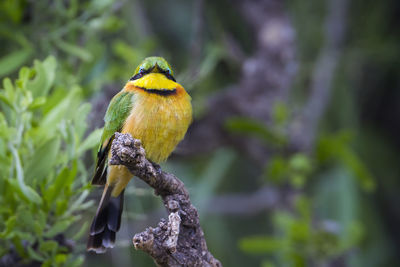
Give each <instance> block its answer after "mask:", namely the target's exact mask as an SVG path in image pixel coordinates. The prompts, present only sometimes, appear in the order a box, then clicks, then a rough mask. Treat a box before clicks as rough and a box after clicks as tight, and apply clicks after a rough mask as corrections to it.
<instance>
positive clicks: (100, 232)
mask: <svg viewBox="0 0 400 267" xmlns="http://www.w3.org/2000/svg"><path fill="white" fill-rule="evenodd" d="M113 188H114V187H113V186H108V185H106V186H105V188H104V191H103V195H102V197H101V200H100V204H99V207H98V208H97V212H96V215H95V217H94V219H93V222H92V225H91V227H90V233H89V239H88V242H87V248H86V249H87V250H88V251H95V252H96V253H104V252H106V250H107V248H113V247H114V243H115V233H116V232H118V230H119V228H120V226H121V215H122V210H123V205H124V191H122V192H121V194H119V196H118V197H112V196H111V192H112V190H113Z"/></svg>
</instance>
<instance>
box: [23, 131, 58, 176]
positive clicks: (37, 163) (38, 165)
mask: <svg viewBox="0 0 400 267" xmlns="http://www.w3.org/2000/svg"><path fill="white" fill-rule="evenodd" d="M60 146H61V141H60V139H59V138H58V137H56V138H52V139H50V140H49V141H47V142H46V143H44V144H43V145H42V146H41V147H39V148H38V149H37V150H36V152H35V154H34V155H33V157H32V158H30V159H29V161H28V164H27V166H26V168H25V177H26V181H32V180H33V179H34V180H35V181H41V180H43V179H46V177H47V175H48V174H49V172H50V171H51V170H52V168H53V167H54V164H55V163H56V161H57V155H58V152H59V150H60Z"/></svg>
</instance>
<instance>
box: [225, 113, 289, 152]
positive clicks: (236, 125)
mask: <svg viewBox="0 0 400 267" xmlns="http://www.w3.org/2000/svg"><path fill="white" fill-rule="evenodd" d="M225 125H226V127H227V129H228V130H230V131H232V132H234V133H240V134H245V135H248V136H253V137H257V138H260V139H261V140H263V141H265V142H266V143H267V144H269V145H277V146H282V145H285V144H286V143H287V141H286V138H285V137H284V136H283V135H280V134H278V133H276V132H274V131H273V130H271V129H270V128H268V127H267V126H266V125H265V124H264V123H262V122H260V121H257V120H254V119H250V118H240V117H237V118H231V119H228V120H227V121H226V124H225Z"/></svg>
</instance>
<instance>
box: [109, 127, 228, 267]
mask: <svg viewBox="0 0 400 267" xmlns="http://www.w3.org/2000/svg"><path fill="white" fill-rule="evenodd" d="M111 151H112V158H111V160H110V164H112V165H124V166H126V167H127V168H128V169H129V170H130V171H131V172H132V174H134V175H135V176H136V177H138V178H139V179H141V180H143V181H144V182H145V183H147V184H148V185H149V186H151V187H152V188H154V190H155V194H156V195H159V196H160V197H161V199H162V200H163V202H164V205H165V208H166V209H167V212H168V214H169V216H168V220H166V219H161V221H160V223H159V224H158V226H157V227H156V228H152V227H149V228H147V229H146V230H145V231H144V232H141V233H139V234H136V235H135V236H134V237H133V245H134V247H135V248H136V249H140V250H143V251H144V252H146V253H148V254H149V255H150V256H151V257H152V258H153V259H154V260H155V262H156V263H157V264H158V265H160V266H215V267H219V266H222V264H221V263H220V262H219V261H218V260H217V259H215V258H214V257H213V256H212V254H211V253H210V252H209V251H208V249H207V244H206V241H205V239H204V233H203V230H202V229H201V227H200V221H199V216H198V213H197V210H196V208H195V207H194V206H193V205H192V204H191V202H190V198H189V193H188V191H187V190H186V188H185V185H184V184H183V182H182V181H181V180H179V179H178V178H177V177H175V176H174V175H172V174H170V173H166V172H163V171H162V170H161V169H160V167H159V166H158V165H156V164H154V163H152V162H150V161H149V160H147V159H146V153H145V150H144V149H143V147H142V146H141V142H140V140H137V139H133V138H132V136H131V135H130V134H120V133H115V139H114V141H113V144H112V147H111Z"/></svg>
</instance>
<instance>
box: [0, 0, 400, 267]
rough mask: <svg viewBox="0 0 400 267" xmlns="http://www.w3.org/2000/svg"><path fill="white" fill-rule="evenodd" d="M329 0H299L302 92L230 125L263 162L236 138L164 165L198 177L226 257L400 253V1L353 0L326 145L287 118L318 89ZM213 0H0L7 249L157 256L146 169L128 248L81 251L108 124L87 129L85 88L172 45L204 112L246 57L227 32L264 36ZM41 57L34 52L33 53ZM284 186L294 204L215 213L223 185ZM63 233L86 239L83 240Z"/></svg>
mask: <svg viewBox="0 0 400 267" xmlns="http://www.w3.org/2000/svg"><path fill="white" fill-rule="evenodd" d="M326 3H327V1H319V0H311V1H301V0H289V1H286V2H285V4H284V5H285V7H284V8H285V9H286V10H287V11H288V12H289V16H290V20H291V21H292V23H293V26H294V28H295V30H296V40H295V42H296V47H297V51H296V54H297V60H298V65H299V67H298V72H297V75H296V78H295V82H294V84H293V90H292V93H291V96H290V97H291V99H290V101H289V103H286V102H285V103H274V106H273V107H272V110H273V112H272V117H271V122H270V124H268V125H265V124H264V123H262V122H260V121H257V120H255V119H253V118H246V117H232V118H229V119H228V120H227V121H226V123H225V125H223V126H224V127H225V129H226V130H227V131H228V132H229V133H230V134H233V135H238V136H242V137H245V138H252V139H253V138H254V139H256V140H257V141H259V143H260V145H261V146H264V147H266V148H268V150H269V151H271V155H270V158H269V160H268V161H267V162H263V164H261V166H256V164H255V163H254V162H252V161H251V160H249V159H248V158H247V157H246V156H245V155H244V154H243V153H242V151H238V150H236V148H235V147H224V148H219V149H217V150H216V151H213V152H211V153H209V154H207V155H198V156H195V157H193V158H189V159H182V158H180V159H174V158H172V159H170V160H169V161H168V163H166V164H165V165H164V166H163V168H164V169H165V170H167V171H170V172H172V173H174V174H176V175H177V176H178V177H180V178H182V179H183V180H184V182H185V184H186V185H187V187H188V188H189V190H190V193H191V196H192V201H193V203H194V205H195V206H196V207H198V208H199V212H200V214H201V220H202V226H203V228H204V232H205V235H206V238H207V242H208V243H207V245H208V247H209V248H210V251H212V252H213V254H214V255H215V256H216V257H217V258H218V259H220V260H221V261H222V262H223V263H224V265H225V266H263V267H267V266H268V267H271V266H310V265H313V264H314V265H319V266H323V265H324V264H328V263H330V264H335V263H336V261H337V260H338V261H339V264H343V265H346V266H397V265H398V263H399V261H398V259H397V258H396V255H398V253H397V252H398V251H396V250H395V249H396V246H395V244H398V241H397V243H396V241H395V240H396V233H397V231H396V229H397V228H396V227H397V225H398V222H399V218H398V212H397V209H396V207H397V206H396V203H398V202H399V201H400V199H399V197H398V195H399V194H398V188H399V180H398V176H399V174H400V172H399V171H398V168H396V166H397V165H396V164H397V162H398V161H399V160H400V157H399V153H398V144H397V146H396V140H397V139H398V138H397V136H398V134H399V132H398V131H397V132H396V127H395V125H396V124H397V125H399V123H398V121H396V120H395V115H396V114H397V113H396V111H397V109H396V107H398V100H399V99H400V94H399V93H398V92H400V90H397V88H395V86H396V84H397V85H398V81H399V80H398V77H399V75H398V63H397V61H398V58H399V51H400V50H399V49H398V47H399V44H400V38H399V36H400V35H399V34H397V35H396V25H398V22H396V21H398V19H397V17H398V16H396V15H395V12H396V10H397V9H396V7H397V8H398V4H397V2H396V1H395V0H389V1H380V2H379V1H378V2H377V1H373V0H354V1H351V5H350V7H349V15H348V18H349V19H348V22H347V25H348V34H347V36H346V42H345V45H344V46H343V48H342V51H341V52H342V55H343V56H342V57H341V58H340V60H339V66H338V68H337V71H336V73H335V77H334V81H333V84H332V98H331V103H330V105H329V106H328V109H327V112H326V114H325V115H324V117H323V119H322V121H321V125H320V129H319V131H318V133H317V136H316V143H315V149H314V150H313V151H312V152H311V153H310V154H305V153H302V152H295V153H292V152H291V151H288V142H289V137H288V136H287V129H288V124H289V122H290V121H291V119H292V118H293V115H295V114H296V112H297V111H298V110H299V109H300V108H301V107H302V105H303V104H304V103H305V102H306V101H307V98H308V96H309V94H310V92H309V88H310V77H311V76H312V72H313V69H314V64H315V60H316V58H317V56H318V51H319V50H320V48H321V45H322V43H323V42H324V40H323V38H324V20H325V18H326V15H327V11H328V9H327V8H328V6H327V5H326ZM203 5H204V10H203V13H201V14H200V16H199V13H198V7H199V6H198V2H196V1H185V0H171V1H168V2H165V1H158V0H148V1H141V0H134V1H125V0H122V1H119V0H101V1H99V0H83V1H78V0H68V1H61V0H40V1H29V0H3V1H0V43H1V44H2V45H1V48H0V78H5V77H10V78H5V79H3V85H2V86H1V87H2V89H0V110H1V113H0V137H1V138H0V256H2V255H5V254H7V253H9V252H10V250H12V251H16V252H17V254H18V255H19V256H21V257H22V259H23V261H24V262H25V263H28V262H30V261H37V262H39V263H40V264H43V265H44V266H50V265H59V266H74V265H86V266H111V265H115V266H128V265H129V266H131V265H133V266H153V265H154V264H153V262H152V261H151V259H149V258H148V257H147V256H146V255H143V253H140V252H136V251H132V248H131V247H130V237H131V234H132V233H133V232H135V231H140V230H143V227H146V226H148V225H149V221H151V220H150V219H151V218H152V215H154V213H156V212H155V211H157V210H158V209H160V201H159V200H158V199H156V198H154V197H153V196H152V195H151V191H150V190H148V189H147V187H146V188H142V187H141V186H140V184H139V185H137V181H133V183H136V186H137V187H135V188H132V187H131V188H128V190H127V194H126V202H125V203H126V205H125V206H126V211H125V212H124V214H125V216H124V221H123V224H122V227H123V229H121V233H120V234H119V235H118V237H117V247H116V248H115V249H113V250H112V251H111V252H110V254H108V255H95V256H90V255H88V254H86V257H85V261H84V263H82V261H83V258H82V255H81V253H82V250H83V244H84V242H85V241H84V239H85V234H86V228H87V227H86V226H85V223H86V225H87V223H88V222H90V219H91V218H89V216H88V217H85V218H82V217H81V216H84V215H85V214H89V215H90V212H91V211H93V210H94V207H91V209H89V206H91V201H88V200H87V196H88V189H89V186H88V185H87V183H88V181H89V179H90V176H91V174H92V173H91V164H92V162H93V160H92V159H91V157H88V155H86V156H84V155H85V151H87V150H90V149H91V148H93V147H94V146H96V145H97V142H98V139H99V131H98V130H96V131H94V132H93V133H92V134H89V135H88V136H86V135H87V133H85V131H86V130H87V129H88V128H89V127H92V128H93V125H92V123H97V122H98V121H101V117H102V116H103V114H100V115H98V117H99V118H100V119H98V118H97V119H98V120H97V121H96V118H95V119H93V117H90V120H89V121H88V120H86V119H87V117H88V113H89V111H90V106H89V105H88V104H83V103H84V102H87V101H90V102H92V103H95V104H96V103H97V102H99V103H100V104H99V106H101V107H103V108H105V106H106V105H107V104H108V102H107V101H108V100H109V99H108V98H109V96H111V95H113V94H114V93H116V92H117V91H118V90H120V88H121V87H122V85H123V82H124V81H126V80H127V79H128V78H129V77H130V76H131V74H132V72H133V70H134V68H135V67H136V65H137V64H138V63H139V61H141V60H142V59H143V58H144V57H146V56H149V55H162V56H164V57H165V58H166V59H167V60H168V61H169V62H170V63H171V64H172V65H173V67H174V69H175V73H177V76H176V78H177V80H178V81H179V82H180V83H182V84H183V85H184V86H185V88H186V89H188V90H189V91H190V94H191V96H192V98H193V106H194V114H195V118H196V119H198V118H200V119H201V117H202V115H203V114H207V112H208V106H207V103H208V100H209V99H210V98H211V97H212V96H213V95H215V94H221V93H223V90H229V87H228V85H230V84H237V83H238V80H239V79H240V70H241V69H242V68H243V66H242V65H241V64H240V62H238V61H237V59H232V58H231V57H232V55H230V54H229V50H230V48H231V47H227V44H228V43H229V41H227V40H231V39H232V40H233V41H234V42H233V43H234V44H235V45H237V46H238V47H239V51H240V52H241V53H242V54H243V55H242V57H249V56H251V55H253V51H254V50H255V47H254V44H256V42H255V40H256V38H257V36H254V32H253V31H252V29H251V27H249V25H247V24H246V19H244V18H243V14H242V13H241V10H240V5H238V4H237V3H231V2H230V1H226V0H219V1H204V2H203ZM197 20H198V21H200V23H199V24H197V22H196V21H197ZM396 23H397V24H396ZM196 25H197V26H196ZM199 25H200V26H201V27H198V26H199ZM397 28H399V27H397ZM230 38H231V39H230ZM196 45H198V46H199V51H198V53H197V55H196V53H195V52H193V51H195V50H196V49H194V48H196ZM49 55H52V56H50V57H48V56H49ZM34 59H40V60H41V61H37V60H35V61H34ZM31 62H34V63H33V67H31V68H26V67H23V66H25V65H31ZM396 77H397V78H396ZM397 87H398V86H397ZM99 99H101V101H99ZM96 101H97V102H96ZM396 101H397V102H396ZM94 108H96V109H95V111H94V112H93V113H95V114H97V113H101V112H99V110H100V109H99V107H98V106H96V105H94ZM92 115H93V114H92ZM269 185H272V186H274V188H278V190H281V191H279V193H282V192H283V193H287V192H288V191H289V192H290V194H291V195H292V197H293V203H294V206H293V207H287V206H285V203H282V206H278V207H276V208H275V209H274V210H272V211H270V212H260V213H261V214H256V215H245V216H240V215H235V216H229V215H225V214H217V215H216V214H209V213H208V210H207V209H208V205H209V201H210V199H213V198H214V197H218V196H219V195H220V194H222V195H223V194H233V195H234V194H239V195H242V194H249V195H250V196H251V195H252V193H253V192H255V191H257V190H258V189H259V188H260V187H263V186H269ZM146 190H147V191H146ZM157 214H158V213H157ZM153 217H154V216H153ZM149 218H150V219H149ZM396 220H397V221H396ZM124 227H127V228H128V229H129V233H128V231H127V230H124ZM393 229H394V230H393ZM80 236H83V237H82V238H79V237H80ZM397 238H398V236H397ZM63 240H75V242H76V243H75V245H74V246H73V248H74V249H73V251H71V248H70V246H69V245H68V244H69V243H68V242H64V241H63ZM110 255H111V256H110ZM397 257H398V256H397Z"/></svg>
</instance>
